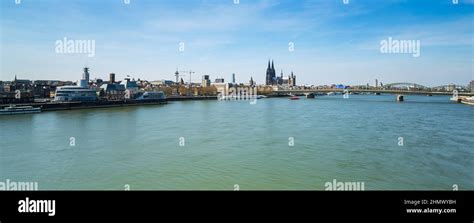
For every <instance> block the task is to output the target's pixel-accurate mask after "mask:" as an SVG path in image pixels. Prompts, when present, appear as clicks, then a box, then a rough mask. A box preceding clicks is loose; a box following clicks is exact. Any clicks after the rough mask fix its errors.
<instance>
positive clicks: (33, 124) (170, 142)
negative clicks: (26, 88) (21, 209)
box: [0, 95, 474, 190]
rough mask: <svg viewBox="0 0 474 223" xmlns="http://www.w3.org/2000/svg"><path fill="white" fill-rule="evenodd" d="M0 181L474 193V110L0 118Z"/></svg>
mask: <svg viewBox="0 0 474 223" xmlns="http://www.w3.org/2000/svg"><path fill="white" fill-rule="evenodd" d="M0 137H1V138H0V140H1V150H0V181H6V180H7V179H8V180H10V181H27V182H38V188H39V189H40V190H51V189H79V190H82V189H100V190H123V189H128V188H130V189H131V190H141V189H150V190H155V189H218V190H233V189H235V188H237V187H238V188H239V189H240V190H248V189H311V190H312V189H315V190H324V189H326V188H325V184H326V183H327V182H333V181H334V180H337V181H338V182H363V183H364V185H365V190H392V189H395V190H398V189H408V190H419V189H420V190H421V189H423V190H425V189H426V190H438V189H439V190H452V189H453V185H457V187H458V188H459V189H460V190H463V189H470V190H472V189H474V146H473V145H474V107H473V106H468V105H463V104H455V103H452V102H450V101H449V98H448V97H441V96H433V97H426V96H407V97H406V98H405V102H401V103H399V102H396V101H395V96H393V95H380V96H375V95H351V96H350V98H348V99H343V97H342V96H340V95H336V96H323V97H317V98H316V99H305V98H301V100H296V101H292V100H288V99H287V98H267V99H261V100H258V102H257V103H256V104H251V103H249V102H248V101H183V102H170V103H168V104H165V105H153V106H139V107H124V108H104V109H88V110H73V111H57V112H43V113H40V114H31V115H15V116H0Z"/></svg>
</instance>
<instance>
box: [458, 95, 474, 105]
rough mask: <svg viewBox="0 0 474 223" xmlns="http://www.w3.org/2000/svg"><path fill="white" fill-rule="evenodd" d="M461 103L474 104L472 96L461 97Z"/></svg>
mask: <svg viewBox="0 0 474 223" xmlns="http://www.w3.org/2000/svg"><path fill="white" fill-rule="evenodd" d="M461 103H463V104H466V105H474V96H472V97H465V98H462V99H461Z"/></svg>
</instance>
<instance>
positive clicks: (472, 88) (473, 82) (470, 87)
mask: <svg viewBox="0 0 474 223" xmlns="http://www.w3.org/2000/svg"><path fill="white" fill-rule="evenodd" d="M468 88H469V90H470V91H471V92H474V80H472V81H471V82H470V83H469V86H468Z"/></svg>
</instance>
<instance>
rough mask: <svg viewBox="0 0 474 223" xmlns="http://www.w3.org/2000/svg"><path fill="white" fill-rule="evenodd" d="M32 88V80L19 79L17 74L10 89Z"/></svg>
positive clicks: (25, 89) (23, 89)
mask: <svg viewBox="0 0 474 223" xmlns="http://www.w3.org/2000/svg"><path fill="white" fill-rule="evenodd" d="M30 89H31V81H30V80H27V79H17V78H16V75H15V79H14V80H13V81H12V82H11V83H10V88H9V91H10V92H12V91H16V90H20V91H28V90H30Z"/></svg>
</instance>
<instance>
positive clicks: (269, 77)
mask: <svg viewBox="0 0 474 223" xmlns="http://www.w3.org/2000/svg"><path fill="white" fill-rule="evenodd" d="M265 84H266V85H288V86H290V87H294V86H296V76H295V75H294V74H293V72H291V75H290V76H288V79H285V78H283V70H282V71H281V73H280V76H279V77H277V76H276V72H275V65H274V64H273V60H272V63H271V66H270V60H268V67H267V74H266V78H265Z"/></svg>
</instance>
